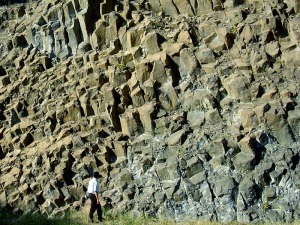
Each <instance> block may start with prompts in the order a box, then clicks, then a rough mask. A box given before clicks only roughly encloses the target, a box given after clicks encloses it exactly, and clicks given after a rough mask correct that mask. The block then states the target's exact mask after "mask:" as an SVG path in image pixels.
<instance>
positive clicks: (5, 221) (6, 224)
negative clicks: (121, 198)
mask: <svg viewBox="0 0 300 225" xmlns="http://www.w3.org/2000/svg"><path fill="white" fill-rule="evenodd" d="M104 220H105V221H104V222H103V223H101V224H105V225H155V224H157V225H173V224H178V225H179V224H180V225H183V224H184V225H248V223H238V222H228V223H221V222H208V221H192V222H181V223H175V222H174V221H170V220H167V219H165V220H163V219H155V218H147V217H132V216H130V215H128V214H114V215H112V214H105V218H104ZM0 224H1V225H88V224H93V223H91V222H88V217H87V215H86V213H82V212H75V211H72V212H70V213H68V214H67V215H66V216H65V217H63V218H60V219H57V218H56V219H51V218H50V219H48V218H47V217H46V216H43V215H29V214H27V215H23V216H21V217H16V216H13V215H8V214H1V213H0ZM269 224H272V225H284V224H288V223H282V222H277V223H262V224H260V225H269ZM289 224H290V225H299V224H300V221H296V222H294V223H289ZM249 225H250V223H249Z"/></svg>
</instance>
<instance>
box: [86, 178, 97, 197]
mask: <svg viewBox="0 0 300 225" xmlns="http://www.w3.org/2000/svg"><path fill="white" fill-rule="evenodd" d="M88 192H89V193H92V194H93V193H95V192H97V193H99V184H98V181H97V179H96V178H95V177H93V178H92V179H91V180H90V182H89V186H88Z"/></svg>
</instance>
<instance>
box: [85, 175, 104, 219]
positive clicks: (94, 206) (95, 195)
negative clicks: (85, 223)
mask: <svg viewBox="0 0 300 225" xmlns="http://www.w3.org/2000/svg"><path fill="white" fill-rule="evenodd" d="M99 178H100V174H99V172H94V177H93V178H91V180H90V181H89V186H88V192H89V198H90V199H91V208H90V213H89V221H90V222H94V221H93V217H94V212H95V211H97V215H98V221H99V223H100V222H101V221H102V210H101V205H100V199H99V183H98V181H97V179H99Z"/></svg>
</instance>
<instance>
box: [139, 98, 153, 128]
mask: <svg viewBox="0 0 300 225" xmlns="http://www.w3.org/2000/svg"><path fill="white" fill-rule="evenodd" d="M138 112H139V114H140V120H141V122H142V124H143V126H144V130H145V132H149V133H152V132H153V129H154V124H153V119H154V117H155V115H156V109H155V103H153V102H149V103H146V104H145V105H143V106H141V107H140V108H138Z"/></svg>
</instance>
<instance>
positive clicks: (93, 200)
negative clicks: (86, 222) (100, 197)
mask: <svg viewBox="0 0 300 225" xmlns="http://www.w3.org/2000/svg"><path fill="white" fill-rule="evenodd" d="M89 197H90V199H91V208H90V213H89V217H90V219H93V216H94V212H95V211H97V215H98V220H99V221H102V210H101V205H100V203H99V204H97V198H96V196H95V194H91V193H90V194H89Z"/></svg>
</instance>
